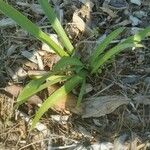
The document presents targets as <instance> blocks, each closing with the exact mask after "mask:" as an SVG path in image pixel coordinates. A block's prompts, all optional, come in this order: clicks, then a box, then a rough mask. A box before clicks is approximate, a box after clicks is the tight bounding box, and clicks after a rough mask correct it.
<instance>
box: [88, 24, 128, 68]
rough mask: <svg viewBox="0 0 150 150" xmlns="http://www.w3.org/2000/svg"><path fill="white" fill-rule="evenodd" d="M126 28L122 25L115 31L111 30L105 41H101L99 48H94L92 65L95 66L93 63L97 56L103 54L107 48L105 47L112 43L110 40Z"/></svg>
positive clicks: (91, 59)
mask: <svg viewBox="0 0 150 150" xmlns="http://www.w3.org/2000/svg"><path fill="white" fill-rule="evenodd" d="M124 29H125V28H124V27H121V28H119V29H116V30H115V31H113V32H111V33H110V34H109V35H108V36H107V37H106V38H105V39H104V40H103V41H102V43H100V44H99V45H98V46H97V48H96V49H95V50H94V53H93V55H92V56H91V58H90V65H91V67H93V64H94V62H95V60H96V58H97V57H99V55H100V54H102V53H103V52H104V50H105V48H106V47H107V46H108V45H109V44H110V42H111V41H112V40H113V39H115V38H116V37H117V36H118V35H119V34H120V33H121V32H122V31H123V30H124Z"/></svg>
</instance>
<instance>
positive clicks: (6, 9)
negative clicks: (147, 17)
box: [0, 0, 68, 57]
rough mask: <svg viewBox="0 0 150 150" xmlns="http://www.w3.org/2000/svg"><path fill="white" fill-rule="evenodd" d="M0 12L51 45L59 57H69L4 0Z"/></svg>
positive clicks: (0, 0)
mask: <svg viewBox="0 0 150 150" xmlns="http://www.w3.org/2000/svg"><path fill="white" fill-rule="evenodd" d="M0 11H1V12H3V13H4V14H5V15H6V16H8V17H10V18H11V19H13V20H14V21H15V22H16V23H17V24H18V25H20V26H21V27H22V28H23V29H25V30H26V31H27V32H29V33H30V34H32V35H33V36H34V37H36V38H37V39H39V40H40V41H42V42H44V43H46V44H47V45H49V46H50V47H51V48H52V49H53V50H54V51H55V52H56V53H57V54H58V55H59V56H61V57H62V56H68V54H67V53H66V52H65V51H64V50H63V49H62V48H61V47H60V46H59V45H58V44H56V43H55V42H54V41H53V40H52V39H51V38H50V37H49V36H48V35H47V34H46V33H44V32H43V31H42V30H41V29H40V28H39V27H38V26H37V25H35V24H34V23H32V22H31V21H30V20H29V19H28V18H27V17H25V16H24V15H22V14H21V13H20V12H19V11H17V10H16V9H15V8H13V7H12V6H10V5H9V4H7V3H5V2H4V1H3V0H0Z"/></svg>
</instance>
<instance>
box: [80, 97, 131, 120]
mask: <svg viewBox="0 0 150 150" xmlns="http://www.w3.org/2000/svg"><path fill="white" fill-rule="evenodd" d="M129 101H130V99H128V98H126V97H123V96H116V95H113V96H101V97H96V98H88V101H85V102H84V103H83V104H82V107H83V108H84V109H83V114H82V117H83V118H89V117H101V116H104V115H106V114H109V113H112V112H113V111H114V110H115V109H116V108H118V107H119V106H121V105H124V104H128V103H129Z"/></svg>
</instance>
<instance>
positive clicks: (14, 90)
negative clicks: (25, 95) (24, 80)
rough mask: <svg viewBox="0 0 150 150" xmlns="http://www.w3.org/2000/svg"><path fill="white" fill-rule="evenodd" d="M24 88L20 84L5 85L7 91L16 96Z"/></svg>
mask: <svg viewBox="0 0 150 150" xmlns="http://www.w3.org/2000/svg"><path fill="white" fill-rule="evenodd" d="M22 89H23V88H22V87H21V86H19V85H9V86H7V87H5V91H6V92H8V93H10V94H11V95H13V96H14V97H17V96H18V95H19V93H20V91H21V90H22Z"/></svg>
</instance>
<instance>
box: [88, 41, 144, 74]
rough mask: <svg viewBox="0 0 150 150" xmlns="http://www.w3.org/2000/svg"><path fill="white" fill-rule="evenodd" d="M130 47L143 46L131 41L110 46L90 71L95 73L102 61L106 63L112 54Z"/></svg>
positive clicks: (102, 63)
mask: <svg viewBox="0 0 150 150" xmlns="http://www.w3.org/2000/svg"><path fill="white" fill-rule="evenodd" d="M131 47H143V46H142V45H141V44H135V43H133V44H131V43H124V44H118V45H117V46H115V47H113V48H111V49H110V50H109V51H107V52H106V53H105V54H104V55H103V57H101V58H100V59H99V60H98V61H97V62H95V64H94V68H93V70H92V72H91V73H96V72H97V70H98V69H99V68H101V67H102V66H103V65H104V63H106V62H107V61H108V60H109V59H110V58H112V57H113V56H114V55H117V54H118V53H120V52H121V51H123V50H124V49H127V48H131Z"/></svg>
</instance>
